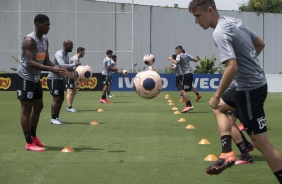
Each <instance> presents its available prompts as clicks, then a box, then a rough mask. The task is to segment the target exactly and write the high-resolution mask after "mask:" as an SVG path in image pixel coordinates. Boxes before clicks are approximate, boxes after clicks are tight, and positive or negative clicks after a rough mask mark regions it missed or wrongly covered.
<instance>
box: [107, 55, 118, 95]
mask: <svg viewBox="0 0 282 184" xmlns="http://www.w3.org/2000/svg"><path fill="white" fill-rule="evenodd" d="M116 62H117V56H116V55H112V60H111V67H114V66H116V65H117V63H116ZM110 80H111V82H110V84H109V86H108V90H107V94H108V97H109V98H112V97H114V96H113V95H111V86H112V83H113V81H112V76H110Z"/></svg>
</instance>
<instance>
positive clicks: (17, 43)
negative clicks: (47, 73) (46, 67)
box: [0, 0, 134, 72]
mask: <svg viewBox="0 0 282 184" xmlns="http://www.w3.org/2000/svg"><path fill="white" fill-rule="evenodd" d="M133 5H134V3H133V0H128V3H125V4H117V3H105V2H96V1H95V0H48V1H46V0H1V2H0V17H1V18H0V25H1V26H0V40H1V44H0V58H1V61H0V63H1V67H0V71H2V72H12V70H11V68H17V66H18V62H17V58H20V54H21V43H22V40H23V38H24V37H25V36H26V35H27V34H29V33H30V32H32V31H33V30H34V23H33V20H34V17H35V15H37V14H38V13H43V14H46V15H47V16H48V17H49V18H50V22H51V26H50V31H49V33H48V35H47V38H48V40H49V55H50V59H52V58H53V55H54V54H55V52H56V51H57V50H60V49H62V47H63V41H64V40H66V39H69V40H72V41H73V43H74V49H73V53H69V56H72V55H74V54H75V53H76V48H77V47H80V46H81V47H84V48H85V49H86V54H85V56H84V58H83V59H82V63H83V64H88V65H90V66H91V67H92V69H93V71H94V72H101V71H102V61H103V59H104V58H105V57H106V53H105V52H106V50H108V49H111V50H113V51H114V54H116V55H117V57H118V66H119V67H120V68H124V69H127V70H129V71H130V70H131V68H132V63H133Z"/></svg>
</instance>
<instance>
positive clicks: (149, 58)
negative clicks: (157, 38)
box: [143, 54, 155, 66]
mask: <svg viewBox="0 0 282 184" xmlns="http://www.w3.org/2000/svg"><path fill="white" fill-rule="evenodd" d="M143 61H144V63H145V65H149V66H151V65H152V64H154V62H155V57H154V55H153V54H146V55H145V56H144V57H143Z"/></svg>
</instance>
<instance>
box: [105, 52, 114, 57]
mask: <svg viewBox="0 0 282 184" xmlns="http://www.w3.org/2000/svg"><path fill="white" fill-rule="evenodd" d="M106 54H107V56H108V57H109V58H112V56H113V51H112V50H107V51H106Z"/></svg>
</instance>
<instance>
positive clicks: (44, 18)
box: [34, 14, 50, 24]
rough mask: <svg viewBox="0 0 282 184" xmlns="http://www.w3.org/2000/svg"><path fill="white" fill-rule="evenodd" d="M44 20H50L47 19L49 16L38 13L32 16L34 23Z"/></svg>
mask: <svg viewBox="0 0 282 184" xmlns="http://www.w3.org/2000/svg"><path fill="white" fill-rule="evenodd" d="M46 21H50V19H49V17H47V15H44V14H38V15H36V16H35V17H34V24H35V23H44V22H46Z"/></svg>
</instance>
